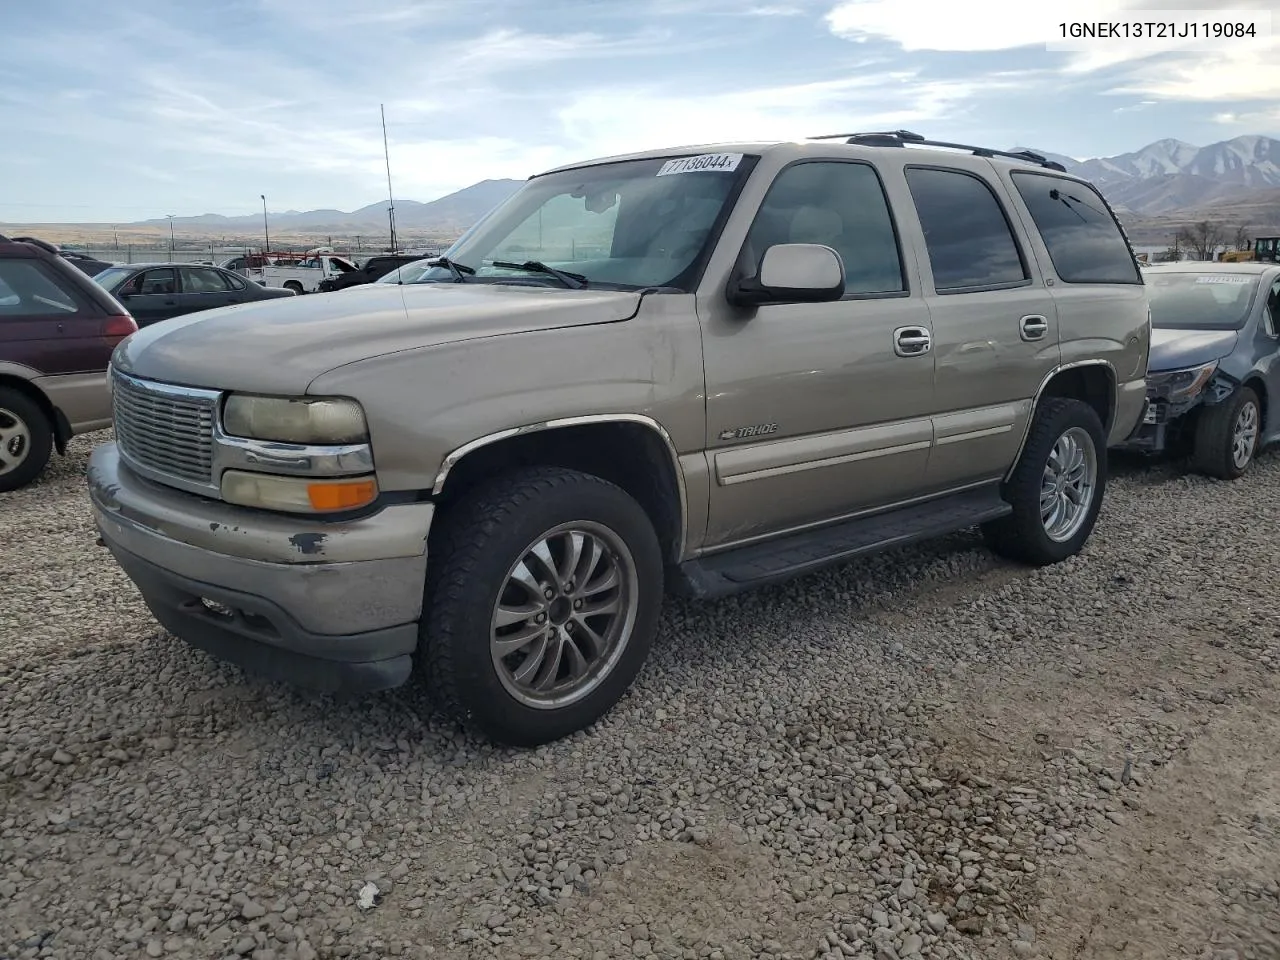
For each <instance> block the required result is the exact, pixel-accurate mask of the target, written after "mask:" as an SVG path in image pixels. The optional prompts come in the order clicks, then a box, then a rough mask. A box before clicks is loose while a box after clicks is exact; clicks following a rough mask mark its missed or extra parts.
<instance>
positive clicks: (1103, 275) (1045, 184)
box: [1012, 172, 1143, 284]
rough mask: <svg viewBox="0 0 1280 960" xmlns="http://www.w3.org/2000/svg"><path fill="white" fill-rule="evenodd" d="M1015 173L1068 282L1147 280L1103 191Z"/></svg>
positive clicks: (1020, 190)
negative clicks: (1143, 277) (1140, 270)
mask: <svg viewBox="0 0 1280 960" xmlns="http://www.w3.org/2000/svg"><path fill="white" fill-rule="evenodd" d="M1012 176H1013V183H1014V186H1015V187H1016V188H1017V190H1018V194H1019V196H1021V197H1022V202H1023V203H1025V204H1026V205H1027V210H1028V212H1029V213H1030V214H1031V219H1032V221H1033V222H1034V223H1035V225H1036V229H1037V230H1038V231H1039V232H1040V236H1041V238H1042V239H1043V240H1044V245H1045V247H1046V248H1047V249H1048V251H1049V259H1050V260H1052V261H1053V269H1054V271H1055V272H1056V273H1057V274H1058V278H1059V279H1060V280H1062V282H1063V283H1134V284H1141V283H1142V282H1143V281H1142V274H1141V273H1140V272H1139V268H1138V265H1137V263H1135V262H1134V257H1133V250H1132V249H1131V248H1130V247H1129V242H1128V241H1127V240H1126V239H1125V236H1124V233H1123V232H1122V230H1121V228H1120V225H1119V224H1118V223H1116V220H1115V217H1113V216H1112V215H1111V211H1109V210H1108V209H1107V204H1106V202H1105V201H1104V200H1103V199H1102V197H1101V196H1100V195H1099V194H1098V191H1096V190H1094V189H1093V188H1092V187H1090V186H1088V185H1087V184H1084V183H1080V182H1078V181H1075V180H1065V179H1063V178H1062V177H1054V176H1050V175H1048V174H1042V173H1022V172H1018V173H1014V174H1013V175H1012Z"/></svg>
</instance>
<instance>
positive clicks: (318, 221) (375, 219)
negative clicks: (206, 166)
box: [130, 180, 524, 235]
mask: <svg viewBox="0 0 1280 960" xmlns="http://www.w3.org/2000/svg"><path fill="white" fill-rule="evenodd" d="M523 182H524V181H523V180H481V181H480V182H479V183H473V184H472V185H471V186H469V187H463V188H462V189H461V190H458V191H456V192H455V193H451V194H449V195H447V196H444V197H440V198H439V199H438V200H432V201H430V202H428V203H422V202H420V201H417V200H397V201H395V213H396V230H397V231H399V230H411V231H414V232H424V231H425V232H432V233H440V234H445V235H448V234H456V233H461V232H462V231H463V230H466V229H467V227H469V226H471V225H472V224H473V223H475V222H476V221H477V220H479V219H480V217H482V216H484V215H485V214H486V213H488V212H489V211H490V210H491V209H493V208H494V207H496V206H497V205H498V204H499V203H501V202H502V201H503V200H505V199H507V197H509V196H511V194H513V193H514V192H515V191H516V190H517V189H518V188H519V187H520V185H521V184H522V183H523ZM168 222H169V221H168V220H167V219H155V220H143V221H141V222H140V223H137V224H130V226H156V227H164V228H165V229H166V230H167V229H168V226H167V224H168ZM173 223H174V226H175V227H177V228H181V229H187V230H191V229H195V230H199V231H201V232H215V233H216V232H223V233H228V234H230V233H238V232H248V233H255V234H256V233H257V232H259V231H261V230H262V217H261V216H260V215H258V214H251V215H249V216H245V217H224V216H222V215H221V214H218V213H205V214H201V215H200V216H198V217H174V218H173ZM267 223H268V228H269V229H271V230H278V231H280V233H282V234H284V233H316V234H322V233H331V234H358V233H360V231H361V230H364V231H367V232H368V233H369V234H371V235H373V234H385V233H386V232H387V229H388V225H387V203H386V201H383V202H380V203H371V204H369V205H368V206H367V207H361V208H360V209H359V210H353V211H352V212H350V213H344V212H343V211H341V210H308V211H305V212H299V211H297V210H288V211H285V212H284V213H272V214H270V215H269V216H268V218H267Z"/></svg>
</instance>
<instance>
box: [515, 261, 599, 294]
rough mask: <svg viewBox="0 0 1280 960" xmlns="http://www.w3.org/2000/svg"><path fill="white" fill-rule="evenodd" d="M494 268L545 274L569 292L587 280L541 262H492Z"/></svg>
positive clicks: (584, 284) (584, 283)
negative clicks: (553, 278) (561, 284)
mask: <svg viewBox="0 0 1280 960" xmlns="http://www.w3.org/2000/svg"><path fill="white" fill-rule="evenodd" d="M492 263H493V265H494V266H495V267H502V268H503V269H504V270H525V271H527V272H529V273H545V274H547V275H548V276H551V277H555V278H556V279H557V280H559V281H560V282H561V283H563V284H564V285H565V286H566V287H568V288H569V289H570V290H581V289H582V288H583V287H585V286H586V285H587V278H586V277H584V276H583V275H582V274H580V273H569V272H567V271H565V270H557V269H556V268H555V267H549V266H547V265H546V264H545V263H543V262H542V261H541V260H526V261H525V262H524V263H513V262H511V261H510V260H494V261H492Z"/></svg>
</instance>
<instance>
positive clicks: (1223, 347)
mask: <svg viewBox="0 0 1280 960" xmlns="http://www.w3.org/2000/svg"><path fill="white" fill-rule="evenodd" d="M1236 338H1237V334H1236V331H1234V330H1152V331H1151V359H1150V361H1149V362H1148V363H1147V369H1148V370H1150V371H1151V372H1152V373H1156V372H1157V371H1163V370H1180V369H1182V368H1183V367H1196V366H1199V365H1200V364H1202V363H1209V362H1210V361H1212V360H1218V359H1220V358H1222V357H1225V356H1226V355H1227V354H1229V353H1230V352H1231V351H1232V350H1234V349H1235V348H1236Z"/></svg>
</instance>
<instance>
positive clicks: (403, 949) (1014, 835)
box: [0, 435, 1280, 960]
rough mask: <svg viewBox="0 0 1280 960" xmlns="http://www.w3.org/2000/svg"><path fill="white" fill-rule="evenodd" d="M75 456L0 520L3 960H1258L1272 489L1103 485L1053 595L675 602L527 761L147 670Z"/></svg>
mask: <svg viewBox="0 0 1280 960" xmlns="http://www.w3.org/2000/svg"><path fill="white" fill-rule="evenodd" d="M101 439H104V437H103V436H102V435H99V436H97V437H94V438H82V439H80V440H78V441H76V442H75V443H74V445H73V449H72V452H71V455H70V456H69V457H67V458H66V459H64V460H59V461H58V462H57V463H55V464H54V466H53V468H52V469H51V471H50V473H49V474H48V475H47V477H46V478H45V480H44V481H42V482H41V483H39V484H38V485H36V486H34V487H32V488H29V489H28V490H25V491H21V492H19V493H17V494H11V495H7V496H0V587H2V588H3V597H4V603H3V604H0V957H4V958H19V957H21V958H26V957H59V958H61V957H66V958H73V957H74V958H79V957H85V958H92V960H110V958H126V957H127V958H133V957H171V958H197V957H199V958H204V957H210V958H215V960H218V958H224V957H227V958H230V957H237V956H238V957H251V958H253V960H272V958H276V960H286V958H298V960H301V958H316V957H354V958H383V957H387V956H392V957H399V956H404V957H461V958H471V957H474V958H492V957H537V956H556V957H574V958H592V960H594V958H614V957H645V956H653V957H673V958H695V960H702V958H719V960H730V958H748V957H750V958H760V957H771V958H802V957H803V958H836V957H855V958H868V960H909V958H917V957H921V958H923V957H931V958H997V960H999V958H1009V957H1033V956H1041V957H1051V958H1062V960H1068V958H1071V960H1080V958H1093V957H1097V958H1102V957H1108V958H1110V957H1116V958H1133V957H1150V958H1161V960H1167V958H1181V957H1186V958H1196V960H1200V958H1208V960H1233V958H1234V960H1263V958H1275V957H1277V956H1280V886H1278V885H1277V880H1278V879H1280V872H1278V871H1277V867H1276V864H1277V863H1280V765H1277V764H1276V762H1275V744H1276V743H1277V742H1280V698H1277V696H1276V689H1277V670H1280V614H1277V609H1276V604H1275V599H1274V598H1275V591H1274V588H1273V585H1272V581H1271V577H1270V572H1271V571H1273V570H1275V569H1277V568H1278V567H1280V545H1278V544H1277V542H1276V540H1275V537H1274V533H1273V531H1275V530H1276V528H1277V527H1276V524H1277V520H1278V519H1280V516H1278V515H1280V457H1277V456H1274V455H1269V456H1266V457H1264V458H1263V459H1262V460H1261V461H1260V462H1259V463H1258V464H1257V469H1256V470H1255V471H1254V472H1253V473H1252V474H1251V475H1250V476H1249V477H1248V478H1246V479H1245V480H1243V481H1240V482H1238V483H1235V484H1218V483H1213V482H1210V481H1207V480H1203V479H1200V478H1194V477H1188V476H1184V475H1183V474H1182V473H1181V472H1180V469H1179V468H1178V467H1177V466H1176V465H1173V466H1164V467H1157V468H1154V469H1137V468H1135V467H1133V466H1119V467H1117V476H1116V477H1115V478H1113V482H1112V485H1111V487H1110V491H1109V497H1108V500H1107V504H1106V507H1105V508H1104V513H1103V517H1102V520H1101V522H1100V524H1099V526H1098V528H1097V531H1096V533H1095V536H1094V538H1093V540H1092V541H1091V544H1090V546H1089V548H1088V549H1087V551H1086V553H1085V555H1083V556H1082V557H1079V558H1076V559H1075V560H1072V561H1070V562H1068V563H1066V564H1063V565H1061V566H1058V567H1056V568H1052V569H1047V570H1040V571H1029V570H1025V569H1022V568H1018V567H1014V566H1010V565H1008V564H1005V563H1003V562H1001V561H998V560H996V559H995V558H993V557H992V556H991V555H990V554H988V553H987V552H986V551H985V550H984V549H983V548H982V547H981V546H980V544H979V542H978V540H977V538H976V537H975V536H973V535H970V534H964V535H958V536H955V537H951V538H948V539H947V540H945V541H940V542H938V543H934V544H930V545H928V546H925V547H923V548H919V549H911V550H903V551H897V552H894V553H891V554H888V555H884V556H881V557H878V558H873V559H870V560H868V561H866V562H861V563H854V564H850V565H847V566H844V567H840V568H837V569H835V570H832V571H828V572H825V573H822V574H818V575H814V576H810V577H808V578H805V579H804V580H801V581H798V582H796V583H794V584H790V585H787V586H784V587H778V588H773V589H768V590H764V591H760V592H758V593H756V594H753V595H749V596H746V597H742V598H738V599H734V600H729V601H723V602H718V603H709V604H702V605H699V604H693V603H684V602H673V603H671V604H670V606H669V608H668V610H667V612H666V615H665V618H664V626H663V629H662V633H661V635H660V638H659V642H658V644H657V648H656V649H655V652H654V656H653V658H652V659H651V661H650V663H649V664H648V666H647V669H646V670H645V672H644V673H643V675H642V677H641V680H640V682H639V683H638V685H637V687H636V689H635V690H634V692H633V694H632V695H631V696H629V697H628V698H627V699H626V700H625V701H624V702H623V703H622V704H620V705H619V707H618V708H617V709H615V711H614V712H613V713H612V714H611V715H610V716H609V717H608V718H606V720H605V721H603V722H602V723H601V724H599V725H598V726H597V727H596V728H595V729H594V730H592V731H590V732H587V733H584V734H581V735H579V736H576V737H573V738H570V739H569V740H566V741H562V742H560V743H557V744H553V745H550V746H548V747H544V748H541V749H539V750H536V751H530V752H516V751H506V750H500V749H496V748H493V747H490V746H488V745H487V744H484V743H481V742H478V741H475V740H473V739H469V738H466V737H464V736H462V735H460V734H458V733H457V732H456V731H454V730H453V729H451V728H450V727H449V726H448V725H447V724H445V723H444V722H442V721H441V720H439V719H437V718H435V717H434V716H433V715H432V712H431V710H430V706H429V704H428V703H426V702H425V701H424V700H423V698H422V695H421V693H420V692H419V691H418V690H417V689H416V688H412V689H406V690H403V691H395V692H392V693H390V694H386V695H383V696H379V697H376V698H371V699H367V700H363V701H354V702H353V701H332V700H326V699H323V698H316V697H309V696H306V695H301V694H298V693H295V692H293V691H291V690H289V689H287V688H284V687H281V686H277V685H271V684H267V683H263V682H261V681H258V680H256V679H254V678H252V677H248V676H246V675H244V674H243V673H241V672H240V671H238V670H236V669H235V668H232V667H228V666H225V665H222V664H220V663H217V662H215V661H213V660H212V659H210V658H208V657H206V656H204V655H203V654H200V653H197V652H195V651H193V650H191V649H188V648H187V647H186V646H185V645H183V644H181V643H180V642H177V641H175V640H173V639H172V638H170V637H169V636H167V635H166V634H165V633H164V632H163V631H162V630H160V629H159V628H158V627H156V626H155V625H154V624H153V622H152V621H151V619H150V617H149V616H148V614H147V612H146V610H145V609H144V608H143V606H142V604H141V603H140V601H139V600H138V599H137V597H136V594H135V593H134V591H133V589H132V587H131V586H130V584H129V583H128V581H127V580H126V579H125V578H124V576H123V575H122V574H121V573H120V572H119V571H118V570H117V568H116V567H115V565H114V564H113V562H112V561H111V560H110V558H109V556H108V555H107V554H106V553H105V552H104V551H103V550H101V549H100V548H97V547H95V546H94V543H93V540H94V534H93V532H92V529H91V524H90V521H89V513H88V510H87V507H86V504H85V498H84V494H83V469H84V462H85V459H86V457H87V454H88V451H89V449H90V448H91V445H92V443H93V442H95V441H97V440H101ZM370 882H372V883H373V884H374V886H376V888H377V891H378V892H377V895H376V896H374V895H373V894H372V888H368V887H367V884H368V883H370ZM362 890H363V892H364V895H365V900H364V905H363V906H362V905H361V902H360V898H361V894H362Z"/></svg>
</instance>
